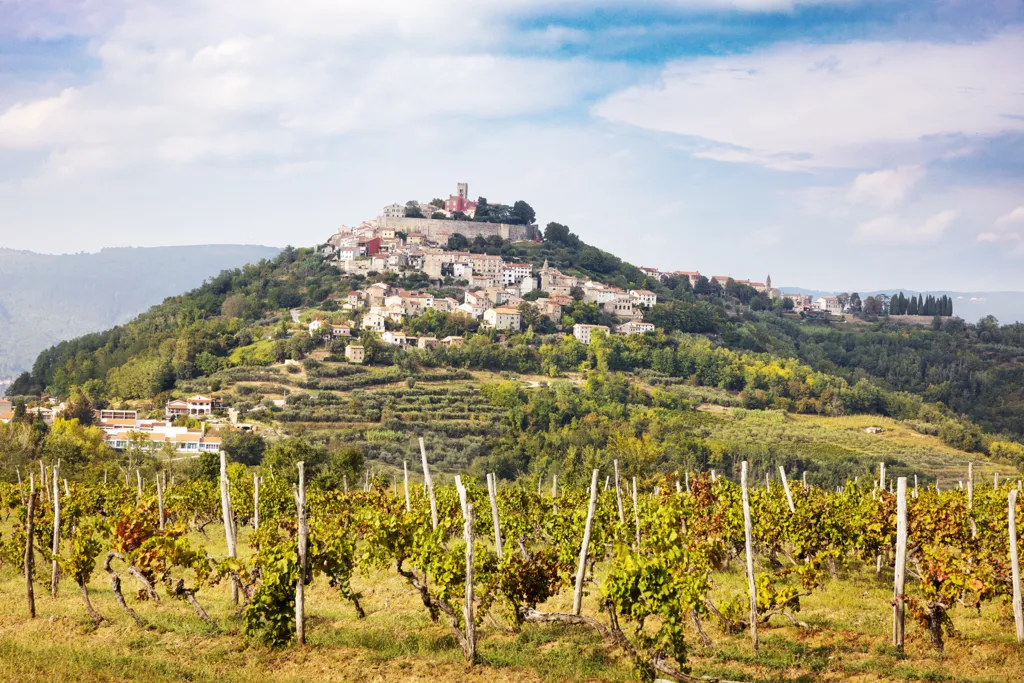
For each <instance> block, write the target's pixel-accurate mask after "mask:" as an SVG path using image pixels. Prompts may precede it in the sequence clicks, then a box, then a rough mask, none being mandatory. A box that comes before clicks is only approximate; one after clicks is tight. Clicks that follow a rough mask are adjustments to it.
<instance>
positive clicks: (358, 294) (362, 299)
mask: <svg viewBox="0 0 1024 683" xmlns="http://www.w3.org/2000/svg"><path fill="white" fill-rule="evenodd" d="M345 302H346V303H347V304H348V305H349V306H350V307H352V308H360V307H363V306H365V305H366V292H364V291H363V290H361V289H357V290H355V291H352V292H349V293H348V296H347V297H346V299H345Z"/></svg>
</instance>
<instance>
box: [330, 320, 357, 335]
mask: <svg viewBox="0 0 1024 683" xmlns="http://www.w3.org/2000/svg"><path fill="white" fill-rule="evenodd" d="M351 336H352V324H351V323H348V324H346V325H331V339H342V338H345V337H351Z"/></svg>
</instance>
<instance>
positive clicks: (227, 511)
mask: <svg viewBox="0 0 1024 683" xmlns="http://www.w3.org/2000/svg"><path fill="white" fill-rule="evenodd" d="M220 510H221V517H222V519H223V521H224V539H225V541H227V545H228V557H230V558H231V559H235V558H236V557H238V554H237V549H236V547H235V523H234V516H233V515H232V513H231V493H230V492H229V491H228V461H227V454H226V453H224V451H221V452H220ZM231 601H232V602H233V603H234V604H236V605H237V604H238V579H237V578H236V576H235V575H234V574H232V576H231Z"/></svg>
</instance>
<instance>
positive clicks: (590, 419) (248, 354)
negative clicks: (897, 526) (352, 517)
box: [7, 225, 1024, 483]
mask: <svg viewBox="0 0 1024 683" xmlns="http://www.w3.org/2000/svg"><path fill="white" fill-rule="evenodd" d="M562 227H564V226H557V225H556V226H555V227H554V228H552V226H549V229H548V231H547V234H548V235H549V236H550V237H549V239H547V240H546V241H545V242H543V243H514V244H513V243H507V242H503V243H501V244H498V243H497V242H496V241H493V240H491V241H488V240H483V239H480V240H477V241H476V242H474V243H473V244H472V245H471V246H470V248H472V249H479V250H484V251H486V250H492V251H497V252H499V253H501V254H502V255H503V257H504V258H506V259H509V260H512V259H519V260H525V261H529V262H532V263H535V264H536V265H538V266H539V265H540V264H542V263H544V262H545V261H547V262H548V263H549V264H551V265H553V266H554V265H557V266H559V267H560V268H562V269H563V270H564V271H565V272H571V273H576V274H579V275H581V276H585V277H591V278H595V279H600V280H602V281H604V282H607V283H611V284H615V285H618V286H622V287H643V288H647V289H651V290H653V291H655V292H657V293H658V294H659V297H660V299H659V303H658V305H657V306H655V307H654V308H653V309H652V310H651V311H649V312H648V313H647V318H648V320H650V321H652V322H655V323H656V324H657V325H658V327H659V331H658V332H657V333H648V334H645V335H634V336H628V337H620V336H612V337H603V336H599V337H598V338H597V339H595V341H593V342H592V343H591V345H590V346H589V347H586V346H583V345H581V344H580V343H579V342H577V341H576V340H575V339H574V338H572V337H571V336H568V337H567V336H563V334H561V333H559V332H558V331H557V330H555V329H554V327H553V324H552V323H551V322H550V321H549V320H547V319H546V318H542V317H541V316H537V315H533V316H531V315H530V314H529V311H527V310H524V318H525V319H527V321H528V322H532V323H534V324H533V325H531V326H530V327H529V328H528V329H527V330H526V331H525V332H523V333H521V334H515V335H512V336H510V337H509V338H508V339H504V338H503V337H499V336H498V335H496V334H495V333H494V332H493V331H485V330H481V329H479V324H478V323H477V321H474V320H472V319H468V318H465V317H463V316H461V315H451V314H444V313H438V312H434V311H431V312H429V313H427V314H426V315H423V316H421V317H418V318H414V319H412V320H411V321H410V322H409V323H408V324H407V325H406V327H407V328H408V329H409V330H410V331H412V332H414V333H418V334H435V335H436V336H438V337H443V336H446V335H452V334H461V335H466V337H467V340H466V343H465V344H464V345H463V346H462V347H459V348H451V349H445V348H434V349H408V350H399V349H397V348H395V347H391V346H388V345H385V344H383V343H381V341H380V340H379V339H378V338H377V337H376V335H373V334H370V333H363V334H362V338H361V343H363V344H364V345H365V346H366V348H367V355H368V359H369V361H370V364H369V365H368V366H366V367H362V366H352V365H349V364H347V363H345V362H344V359H343V358H342V351H343V349H344V346H345V344H346V342H345V341H344V340H339V341H336V342H332V343H329V344H328V345H327V346H324V345H323V343H322V342H320V341H319V340H315V339H313V338H311V337H310V335H309V334H307V332H306V330H305V326H304V322H299V323H297V324H296V323H294V322H293V321H292V316H291V314H290V313H289V310H290V309H300V310H302V311H305V313H303V314H302V316H303V317H302V320H308V319H309V318H310V317H312V316H314V315H315V316H317V317H327V318H331V317H335V318H337V319H339V320H341V319H344V318H346V317H350V316H351V315H352V314H351V313H348V312H341V311H339V310H338V309H339V303H338V302H339V301H343V300H344V296H345V295H346V294H347V293H348V291H350V290H352V289H355V288H358V287H365V286H366V285H367V284H369V283H370V282H373V281H376V280H385V281H388V282H390V283H391V284H393V285H395V286H400V287H405V288H410V289H427V290H430V291H433V292H434V293H435V294H437V295H445V294H450V293H451V292H448V291H447V290H446V288H445V286H444V285H442V286H440V287H438V286H437V285H431V284H430V283H429V282H428V281H427V280H426V278H425V277H422V274H413V275H410V276H408V277H405V278H399V277H397V276H396V275H395V274H387V275H380V276H372V277H368V278H367V277H363V276H352V277H348V276H345V275H343V274H342V273H340V272H339V271H338V270H337V269H336V268H335V267H334V266H332V265H330V264H328V263H326V262H325V261H324V260H323V259H322V258H321V257H320V256H319V255H318V254H317V253H316V252H314V251H312V250H303V249H292V248H288V249H286V250H284V251H283V252H282V253H281V254H279V255H278V256H277V257H276V258H275V259H274V260H271V261H262V262H260V263H258V264H252V265H247V266H245V267H243V268H240V269H234V270H228V271H224V272H222V273H221V274H220V275H218V276H216V277H214V278H211V279H209V280H208V281H207V282H206V283H205V284H204V285H203V286H201V287H199V288H198V289H196V290H193V291H192V292H189V293H187V294H184V295H180V296H176V297H172V298H170V299H167V300H166V301H165V302H164V303H162V304H160V305H158V306H155V307H153V308H152V309H151V310H149V311H148V312H146V313H144V314H143V315H141V316H139V317H137V318H136V319H134V320H132V321H131V322H129V323H127V324H125V325H122V326H120V327H116V328H113V329H111V330H108V331H106V332H101V333H96V334H91V335H87V336H85V337H81V338H78V339H75V340H71V341H68V342H63V343H61V344H58V345H56V346H54V347H52V348H51V349H48V350H46V351H44V352H43V353H41V354H40V355H39V357H38V358H37V360H36V362H35V364H34V366H33V369H32V371H31V372H30V373H25V374H24V375H23V376H22V377H20V378H19V379H18V382H17V383H16V384H15V385H14V386H13V387H12V388H11V390H10V391H9V394H12V395H18V394H38V393H41V392H49V393H52V394H56V395H59V396H68V395H70V394H71V393H72V392H79V393H81V394H82V395H83V396H85V397H86V399H87V400H88V401H90V402H91V403H92V404H93V405H97V406H103V405H113V406H125V405H131V406H133V407H142V408H143V409H144V410H153V411H159V409H160V406H161V405H162V402H163V401H165V400H166V399H167V398H168V397H169V396H172V395H180V394H182V393H188V392H192V393H195V392H202V393H207V392H213V393H216V394H217V395H218V396H220V397H221V398H223V399H224V400H225V402H226V404H227V405H228V406H231V407H234V408H236V409H238V410H239V411H240V414H241V417H242V418H243V419H257V420H262V421H264V422H266V423H267V424H268V426H269V427H271V428H272V429H273V430H276V431H277V433H279V434H288V435H298V436H304V437H307V438H308V439H310V440H312V441H313V442H316V443H321V444H325V445H337V444H341V443H354V444H356V445H358V446H359V447H360V448H361V449H362V450H363V451H364V453H365V454H366V455H367V457H369V458H371V459H374V460H379V461H381V462H384V463H389V464H391V465H398V464H400V460H401V458H403V457H408V456H409V455H410V453H409V443H410V441H409V438H410V437H411V436H412V435H413V434H422V435H425V436H426V437H427V439H428V440H436V441H437V442H438V443H439V444H443V448H442V449H441V452H443V453H444V454H445V455H444V458H445V461H444V462H443V463H442V467H446V468H447V467H451V469H453V470H458V469H467V468H472V467H476V470H475V471H496V472H499V473H500V474H501V475H502V476H505V477H508V478H514V477H516V476H521V475H523V474H525V473H536V472H538V471H552V472H553V471H559V472H563V474H562V476H563V477H566V476H569V477H571V476H572V475H571V471H572V468H573V465H572V463H573V462H575V461H579V462H583V461H586V460H587V459H591V460H593V459H594V458H602V459H605V460H607V459H608V458H609V457H611V456H610V454H613V453H616V452H618V451H621V449H622V448H626V447H627V446H625V445H624V444H625V443H626V441H628V440H629V439H641V440H643V441H644V445H643V448H646V449H648V450H649V453H648V454H647V455H646V456H645V457H649V458H650V460H651V465H652V467H655V468H656V469H658V470H663V471H665V470H670V469H676V468H679V467H692V468H695V469H699V468H703V467H714V466H715V465H716V464H718V465H719V466H721V467H722V468H723V469H729V468H730V467H731V465H732V464H734V463H735V462H738V461H739V460H742V459H747V460H750V461H751V462H752V463H753V464H754V465H755V467H760V466H761V461H762V460H763V461H764V462H763V467H764V469H765V470H771V469H772V468H773V467H774V466H775V465H776V464H779V463H780V462H787V463H789V464H790V465H791V466H795V467H798V468H800V469H811V470H812V472H813V470H814V469H821V471H822V472H830V473H831V474H830V475H829V476H830V478H831V479H833V480H835V481H837V482H841V481H842V479H843V477H844V476H845V475H846V474H849V473H851V472H853V469H851V468H849V467H840V468H838V469H836V468H835V467H825V466H820V467H819V466H815V465H814V463H815V462H818V459H817V454H816V453H815V452H814V451H813V448H812V449H811V450H808V447H807V446H806V445H800V446H798V447H795V448H789V447H783V446H782V445H781V443H784V442H779V444H778V445H773V443H774V442H773V441H771V440H769V441H765V440H764V439H762V440H761V441H760V442H752V441H751V440H750V439H748V438H742V437H741V438H718V437H716V436H715V434H714V433H713V431H709V429H708V427H707V426H706V425H703V424H701V422H700V420H709V419H718V418H713V416H710V415H708V414H706V413H705V414H701V413H695V412H693V411H694V409H695V408H697V407H699V406H700V405H701V404H702V403H718V404H720V405H726V406H736V407H740V408H745V409H752V410H755V411H764V410H768V411H772V412H771V413H770V414H777V415H778V416H779V418H780V419H783V420H787V422H788V423H787V424H786V427H785V428H784V429H782V430H781V432H789V433H795V431H794V427H795V424H794V423H793V422H792V419H791V418H786V417H785V415H786V414H798V415H814V416H821V417H840V416H846V415H873V416H878V417H879V418H882V417H885V418H891V419H893V420H897V421H899V422H900V423H901V424H902V425H906V427H909V428H911V429H912V430H914V433H915V434H917V435H918V436H920V437H923V436H932V437H937V439H938V441H939V442H942V443H944V444H945V445H946V446H949V447H951V448H953V449H956V450H958V451H960V452H964V451H966V452H975V453H979V454H986V453H987V454H989V455H991V456H993V457H995V458H997V459H999V460H1001V461H1003V462H1004V465H1003V467H1004V469H1008V467H1007V465H1009V466H1010V467H1013V466H1016V465H1017V464H1018V463H1019V461H1020V460H1021V459H1024V449H1022V448H1021V446H1020V445H1019V444H1018V443H1015V440H1017V439H1019V438H1020V437H1021V434H1022V433H1024V402H1022V399H1021V387H1022V386H1024V382H1022V381H1021V378H1022V374H1021V373H1022V372H1024V362H1022V360H1024V358H1022V355H1024V326H1022V325H1010V326H1002V327H1000V326H999V325H998V324H996V323H995V322H994V321H992V320H984V321H981V322H980V323H978V324H977V325H970V324H965V323H963V322H962V321H959V320H955V319H954V320H950V321H947V322H945V323H941V324H940V323H938V322H937V323H936V325H935V329H923V328H917V327H902V326H898V325H895V324H891V323H886V322H884V321H883V322H878V323H874V324H871V325H863V324H859V325H846V324H842V323H840V324H835V325H830V324H820V323H816V324H809V323H808V322H804V321H801V320H800V319H799V317H797V316H795V315H793V314H791V313H788V312H787V311H786V310H785V309H784V308H782V307H780V306H779V302H777V301H776V302H771V301H768V300H767V299H765V298H764V297H763V296H761V295H759V294H758V293H757V292H755V291H754V290H753V289H751V288H750V287H747V286H745V285H736V286H735V287H734V286H732V285H731V284H730V286H728V287H726V288H724V289H722V288H717V289H715V290H713V291H711V292H710V293H702V292H694V291H692V289H691V287H690V285H689V281H688V280H687V279H686V278H682V279H680V280H673V279H671V278H669V279H667V280H665V281H658V280H655V279H652V278H648V277H646V276H645V275H644V274H643V273H642V272H641V271H640V270H639V269H637V268H635V267H634V266H632V265H630V264H627V263H624V262H622V261H621V260H619V259H618V258H616V257H614V256H612V255H610V254H607V253H605V252H602V251H600V250H598V249H595V248H593V247H590V246H588V245H585V244H583V243H582V242H581V241H580V240H579V238H578V237H576V236H575V235H574V234H572V233H571V232H569V231H568V230H567V229H565V230H562V229H561V228H562ZM527 307H528V305H527ZM564 313H565V316H564V318H563V323H566V324H571V323H572V322H588V323H590V322H592V323H597V322H600V321H601V320H602V316H603V315H604V314H603V313H601V311H600V310H599V309H598V308H597V306H595V305H593V304H584V303H583V302H582V301H576V302H575V303H574V304H573V305H572V306H570V307H568V308H566V309H565V312H564ZM355 316H358V314H355ZM296 361H298V362H301V363H302V367H299V366H298V365H291V366H288V367H285V366H283V365H281V364H282V363H285V362H296ZM286 370H287V372H285V371H286ZM470 372H475V373H477V374H478V375H479V373H480V372H486V373H506V374H509V373H511V374H514V375H536V376H537V377H538V380H543V386H540V385H541V382H540V381H537V380H535V381H533V382H532V383H531V384H530V385H529V386H522V387H518V388H517V387H516V386H515V384H514V383H513V384H508V385H506V384H501V383H485V384H483V385H481V384H480V383H479V381H478V377H474V376H473V375H470V374H469V373H470ZM492 377H493V375H492ZM572 377H575V378H577V380H576V381H575V382H573V381H566V380H567V379H568V378H572ZM549 382H550V384H549ZM396 385H397V388H388V387H396ZM695 388H702V389H704V390H706V391H708V392H711V394H709V395H710V398H709V399H707V400H704V399H700V398H695V397H693V395H692V393H689V392H692V391H693V390H694V389H695ZM712 390H714V391H718V392H722V393H719V394H714V393H713V391H712ZM273 401H277V402H278V403H281V402H283V403H284V405H283V407H282V406H281V405H278V403H274V402H273ZM729 419H733V418H729ZM876 421H877V420H876ZM788 440H789V441H792V440H793V439H788ZM755 443H756V445H755ZM758 449H760V451H758ZM909 452H911V453H912V452H913V449H911V450H910V451H909ZM850 453H851V454H852V455H853V456H854V459H855V460H858V461H859V460H860V459H859V456H860V455H864V456H868V458H874V457H875V456H876V455H877V452H874V451H871V450H869V451H866V452H865V451H863V449H860V448H853V449H852V450H851V451H850ZM890 456H891V457H892V458H893V459H894V460H897V461H898V460H900V455H899V454H897V453H891V454H887V455H886V457H890ZM907 457H909V461H913V457H912V456H907ZM903 459H904V460H907V458H903ZM477 461H479V463H477ZM909 461H908V462H909ZM474 463H476V464H474ZM819 464H820V463H819ZM893 464H897V463H895V462H894V463H893ZM832 465H834V463H832ZM584 469H585V468H584ZM909 471H910V470H909V469H908V472H909ZM940 471H941V468H939V469H935V468H929V469H922V470H920V473H921V474H922V475H924V474H927V475H929V476H935V475H936V474H939V472H940ZM11 474H12V472H11V470H10V469H8V470H7V476H10V475H11ZM822 483H824V482H822Z"/></svg>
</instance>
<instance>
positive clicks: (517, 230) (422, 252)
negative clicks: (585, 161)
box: [309, 183, 841, 362]
mask: <svg viewBox="0 0 1024 683" xmlns="http://www.w3.org/2000/svg"><path fill="white" fill-rule="evenodd" d="M483 211H486V219H485V220H481V218H482V217H483V216H482V215H481V212H483ZM533 218H534V212H533V209H532V208H531V207H530V206H529V204H527V203H526V202H523V201H519V202H516V203H515V205H513V206H511V207H509V206H506V205H502V204H493V203H488V202H487V201H486V200H485V199H483V198H480V199H478V200H476V201H474V200H471V199H469V185H468V184H467V183H458V185H457V187H456V193H455V194H452V195H450V196H449V197H448V198H447V199H434V200H431V201H430V202H419V201H415V200H414V201H409V202H407V203H406V204H404V205H403V204H397V203H395V204H390V205H388V206H385V207H384V208H383V210H382V211H381V214H380V215H379V216H378V217H376V218H374V219H371V220H367V221H364V222H363V223H361V224H359V225H358V226H356V227H348V226H342V227H341V228H339V229H338V231H337V232H336V233H335V234H333V235H331V236H330V238H328V240H327V241H326V242H325V243H324V245H322V247H321V248H320V250H321V253H322V254H323V255H324V256H325V257H326V258H327V259H328V260H329V261H330V262H332V263H334V264H336V265H337V266H338V267H339V268H340V269H341V270H342V271H344V272H345V273H347V274H350V275H364V276H371V275H379V274H394V275H396V276H399V277H409V276H415V275H422V276H425V277H426V278H427V280H428V281H429V282H430V283H433V284H435V285H438V286H441V285H443V286H445V287H446V288H448V289H450V290H455V291H456V292H457V293H458V296H435V295H432V294H430V293H428V292H424V291H419V290H412V291H410V290H407V289H402V288H400V287H395V286H392V285H390V284H388V283H387V282H375V283H374V284H372V285H370V286H368V287H366V288H365V289H359V290H356V291H353V292H351V293H349V295H348V297H347V301H346V302H345V303H344V305H343V306H342V307H341V308H342V310H343V311H344V312H345V313H347V314H349V315H348V317H347V319H344V320H339V321H337V322H331V321H327V320H324V319H322V318H314V319H313V320H311V321H309V332H310V334H311V335H313V336H322V337H323V338H324V339H325V340H327V341H330V340H332V339H333V340H336V339H340V338H346V337H351V336H353V335H354V334H357V333H358V330H360V329H362V330H369V331H372V332H376V333H379V334H380V335H381V339H382V340H383V341H384V342H385V343H388V344H393V345H395V346H410V345H412V346H418V347H419V348H429V347H431V346H434V345H444V346H449V345H452V344H458V343H460V342H461V339H459V338H445V339H436V338H433V337H420V338H416V337H414V336H412V335H409V334H406V333H405V332H403V331H401V330H399V329H390V328H389V323H390V324H393V326H401V324H402V323H403V321H406V320H408V319H409V318H412V317H416V316H419V315H422V314H423V313H424V312H426V311H428V310H434V311H439V312H442V313H460V314H464V315H466V316H469V317H470V318H473V319H475V320H479V321H481V323H482V326H483V327H484V328H491V329H495V330H499V331H502V332H509V331H512V332H514V331H519V330H521V329H522V328H523V315H522V311H521V306H522V305H523V304H524V303H530V304H532V305H533V306H534V307H536V310H537V312H538V313H539V314H540V315H543V316H544V317H546V318H548V319H549V320H550V321H551V322H552V323H553V324H554V325H555V326H556V327H558V328H561V326H562V322H563V311H564V310H565V309H566V308H567V307H568V306H570V305H571V304H572V302H573V301H574V300H579V301H582V302H584V303H588V304H596V305H597V306H599V307H600V309H601V311H603V312H604V313H606V314H607V315H608V316H609V319H610V320H614V321H615V322H614V324H613V325H596V324H584V323H573V324H572V325H571V329H572V333H573V336H575V337H576V338H577V339H578V340H579V341H580V342H581V343H584V344H587V343H589V342H590V338H591V334H592V333H593V332H594V331H595V330H600V331H602V332H605V333H614V334H626V335H628V334H641V333H644V332H651V331H654V330H655V325H654V324H653V323H651V322H648V321H646V320H645V312H647V311H649V310H650V309H651V308H652V307H654V306H655V305H657V303H658V296H657V294H656V293H654V292H652V291H650V290H647V289H628V290H624V289H621V288H618V287H614V286H611V285H607V284H602V283H601V282H597V281H595V280H592V279H582V278H580V277H577V276H575V275H572V274H567V273H563V272H561V271H560V270H558V269H557V268H553V267H551V266H550V265H549V264H548V263H547V261H545V262H544V263H543V265H542V266H540V267H539V268H537V267H535V266H534V265H533V264H532V263H529V262H527V261H525V260H522V259H520V260H508V259H506V258H503V257H502V256H501V255H497V254H492V253H487V249H486V248H487V247H499V248H500V247H501V245H502V244H504V243H506V242H510V243H514V242H523V241H539V239H540V237H541V231H540V230H539V228H538V227H537V226H536V225H534V224H533V222H532V221H533ZM502 220H507V221H514V222H501V221H502ZM471 246H472V247H476V249H474V250H467V248H468V247H471ZM640 270H641V271H642V273H643V275H645V276H647V277H648V278H651V279H653V280H655V281H658V282H664V281H665V280H667V279H669V278H675V279H679V278H685V279H686V280H687V281H688V282H689V286H690V287H691V288H692V289H693V290H694V291H695V292H697V293H708V294H713V293H714V292H715V291H724V290H725V289H726V288H727V287H735V286H746V287H749V288H751V289H752V290H753V291H754V292H756V293H758V294H760V295H763V296H764V297H766V298H767V299H768V300H769V301H779V302H780V303H781V304H783V305H784V307H785V308H787V309H790V308H793V309H796V310H803V309H808V310H809V309H811V308H812V307H818V308H819V309H820V310H822V311H826V312H830V313H832V312H839V311H840V310H841V307H840V306H839V304H838V302H837V301H836V299H835V298H834V297H823V298H821V299H820V300H818V301H816V302H812V301H811V299H810V297H808V296H806V295H803V294H796V293H786V292H782V291H780V290H779V289H776V288H773V287H772V283H771V276H769V277H767V278H766V279H765V281H764V282H757V281H751V280H745V279H734V278H731V277H728V276H722V275H713V276H710V277H706V276H704V275H702V274H701V273H700V272H697V271H672V272H669V271H660V270H658V269H656V268H648V267H641V268H640ZM346 353H347V354H348V356H349V359H350V360H351V361H353V362H361V360H362V352H361V348H360V347H358V346H357V347H356V348H354V349H352V350H351V351H347V352H346Z"/></svg>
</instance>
